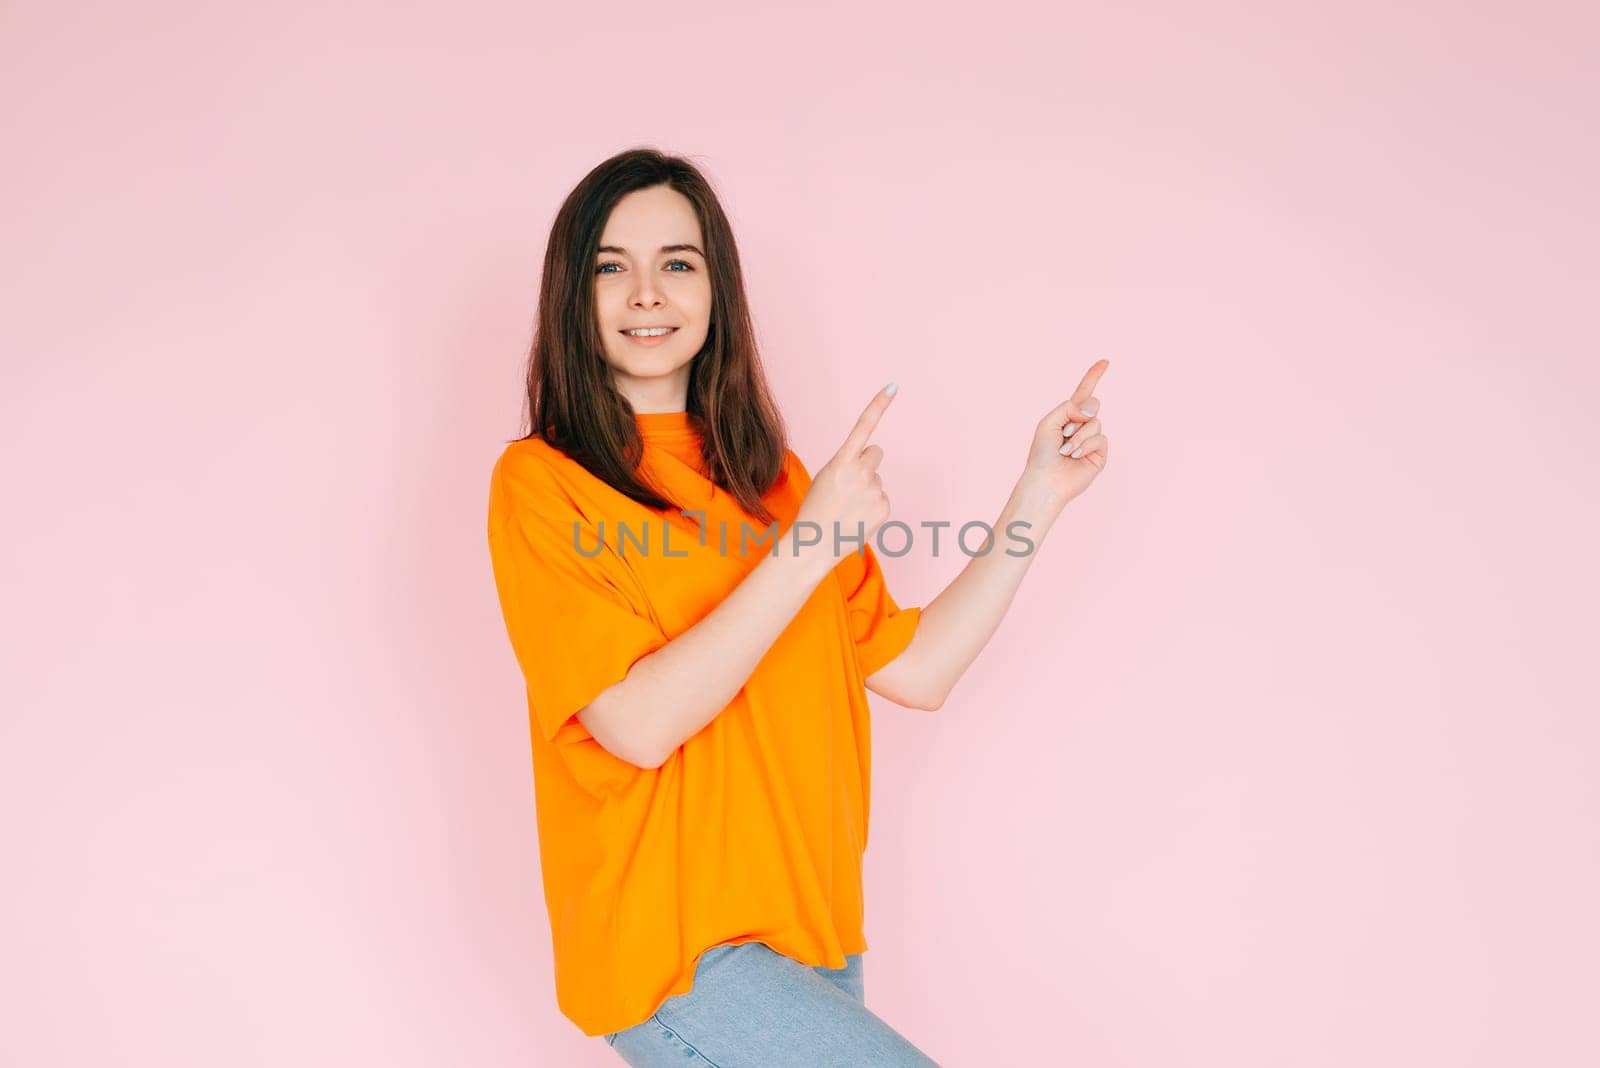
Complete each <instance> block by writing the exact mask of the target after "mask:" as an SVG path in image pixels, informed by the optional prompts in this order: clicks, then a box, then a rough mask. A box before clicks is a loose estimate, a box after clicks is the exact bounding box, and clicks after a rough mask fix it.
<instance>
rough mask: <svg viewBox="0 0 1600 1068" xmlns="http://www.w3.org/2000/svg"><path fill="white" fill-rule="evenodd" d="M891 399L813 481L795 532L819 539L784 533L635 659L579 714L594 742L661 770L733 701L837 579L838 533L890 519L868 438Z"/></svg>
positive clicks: (873, 527) (882, 398) (881, 397)
mask: <svg viewBox="0 0 1600 1068" xmlns="http://www.w3.org/2000/svg"><path fill="white" fill-rule="evenodd" d="M892 397H893V393H889V392H885V391H881V390H880V391H879V393H878V395H877V396H876V397H874V398H873V400H872V402H871V403H870V404H868V405H867V407H866V410H865V411H863V412H862V413H861V417H860V419H858V420H857V421H856V425H855V426H854V427H853V428H851V431H850V433H849V435H848V436H847V437H846V438H845V441H844V444H843V445H841V446H840V447H839V451H838V452H836V453H835V454H834V455H833V456H832V457H831V458H830V459H829V460H828V462H827V463H825V464H823V465H822V467H820V468H819V469H818V470H817V473H816V475H815V476H814V477H813V479H812V482H811V486H810V488H809V489H808V490H807V491H806V496H805V500H804V501H802V502H801V505H800V510H799V512H798V513H797V514H796V515H795V521H794V526H798V525H800V524H801V523H808V524H815V526H816V528H817V532H818V533H820V534H821V535H822V537H821V539H820V541H818V542H816V543H815V544H812V545H808V546H804V547H801V548H800V549H799V551H798V552H797V551H795V543H794V540H793V539H792V538H790V537H788V534H789V530H786V531H784V536H781V537H780V538H779V539H778V542H779V552H778V555H776V556H769V557H767V558H766V559H764V560H762V561H761V563H759V564H757V565H756V566H755V567H754V568H753V569H752V570H751V571H750V573H749V574H748V575H746V576H745V577H744V579H743V581H741V582H740V583H739V585H737V586H735V587H734V588H733V591H732V592H731V593H729V594H728V595H727V596H726V597H724V598H723V599H722V603H720V604H718V605H717V607H716V608H714V609H712V610H711V611H710V612H708V613H706V615H705V616H704V617H703V618H702V619H701V620H700V621H699V622H698V623H696V624H695V625H694V626H692V627H690V628H689V629H688V630H686V631H684V632H683V633H682V634H680V635H678V636H677V637H676V638H674V639H672V640H671V641H669V642H667V644H666V645H664V646H662V647H661V648H659V649H657V650H656V651H655V652H653V653H650V654H649V655H647V656H644V657H641V658H640V659H639V660H637V661H635V662H634V664H633V666H632V667H631V668H630V669H629V670H628V674H627V675H626V676H625V677H624V678H623V679H622V680H621V681H619V682H616V683H614V684H613V685H612V686H610V687H609V688H607V689H606V690H604V691H602V692H601V693H600V694H599V695H598V696H597V697H595V698H594V700H592V701H591V702H589V704H588V705H587V706H585V707H584V708H583V709H582V710H580V711H579V712H578V713H577V716H578V719H579V720H580V721H581V722H582V723H583V725H584V727H585V728H587V729H588V731H589V733H590V734H592V735H594V738H595V740H596V741H597V742H599V743H600V744H601V745H602V746H604V747H605V748H606V749H607V750H609V751H610V752H611V753H613V754H615V755H616V756H618V757H621V758H622V759H623V760H626V761H628V762H629V763H630V764H635V765H637V766H639V767H643V768H656V767H660V766H661V765H662V764H663V763H665V761H666V759H667V758H668V757H669V756H671V755H672V753H673V752H674V751H675V750H676V749H677V748H678V747H679V746H680V745H682V744H683V743H684V742H685V741H687V740H688V739H689V738H690V737H692V736H693V735H694V734H696V733H697V732H698V731H699V730H700V729H701V728H702V727H704V726H705V725H706V724H707V723H709V722H711V720H712V719H714V718H716V715H717V713H719V712H721V711H722V710H723V709H724V708H726V707H727V706H728V704H729V703H730V702H732V701H733V699H734V697H735V696H736V695H737V694H738V692H739V690H740V688H741V687H743V686H744V684H745V682H746V681H747V680H748V679H749V678H750V673H751V672H753V671H754V670H755V669H756V665H757V664H758V663H760V661H761V658H762V657H763V656H765V655H766V652H767V650H768V649H769V648H771V646H772V643H773V642H775V641H777V640H778V635H780V634H782V633H783V631H784V628H785V627H787V626H788V625H789V622H790V620H792V619H793V618H794V616H795V613H796V612H798V611H799V610H800V608H801V606H802V605H804V604H805V603H806V601H807V600H808V599H809V598H810V596H811V593H812V591H813V590H814V589H816V586H817V584H818V583H819V582H821V581H822V580H823V579H824V578H826V577H827V576H828V575H829V574H831V573H832V571H833V568H834V565H835V564H837V563H838V557H837V555H836V553H835V549H836V543H835V539H834V537H833V536H832V535H833V531H834V530H835V529H837V530H838V531H840V532H841V535H840V536H841V537H843V536H845V535H854V534H856V533H858V532H864V533H863V538H864V540H870V539H871V538H872V537H873V536H874V535H875V534H876V533H877V530H878V528H879V527H880V526H882V525H883V522H884V521H885V520H886V519H888V517H889V498H888V497H887V496H886V495H885V494H884V492H883V482H882V480H881V479H880V478H879V476H878V471H877V468H878V464H879V463H880V462H881V461H882V459H883V449H882V448H881V447H879V446H877V445H869V444H867V437H868V435H869V434H871V433H872V430H873V428H874V427H875V426H877V423H878V419H879V418H880V417H881V416H882V415H883V412H884V410H885V409H887V408H888V407H889V401H890V399H891V398H892ZM834 524H837V528H835V526H834ZM792 529H793V527H791V528H790V530H792ZM807 529H808V530H809V527H808V528H807Z"/></svg>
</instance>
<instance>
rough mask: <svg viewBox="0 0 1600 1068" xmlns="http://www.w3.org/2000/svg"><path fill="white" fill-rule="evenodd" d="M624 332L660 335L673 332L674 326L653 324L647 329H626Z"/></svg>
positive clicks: (636, 335) (636, 334)
mask: <svg viewBox="0 0 1600 1068" xmlns="http://www.w3.org/2000/svg"><path fill="white" fill-rule="evenodd" d="M623 333H624V334H632V335H633V336H634V337H660V336H661V335H662V334H670V333H672V327H670V326H653V327H650V328H649V329H647V330H624V331H623Z"/></svg>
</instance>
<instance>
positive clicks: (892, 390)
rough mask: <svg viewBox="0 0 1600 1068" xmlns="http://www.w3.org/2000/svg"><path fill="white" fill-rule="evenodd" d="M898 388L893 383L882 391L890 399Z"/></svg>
mask: <svg viewBox="0 0 1600 1068" xmlns="http://www.w3.org/2000/svg"><path fill="white" fill-rule="evenodd" d="M899 388H900V387H899V386H897V385H895V384H894V383H893V382H890V383H889V384H888V385H887V386H884V387H883V391H884V392H885V393H887V394H889V396H891V397H892V396H894V394H895V390H897V389H899Z"/></svg>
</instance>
